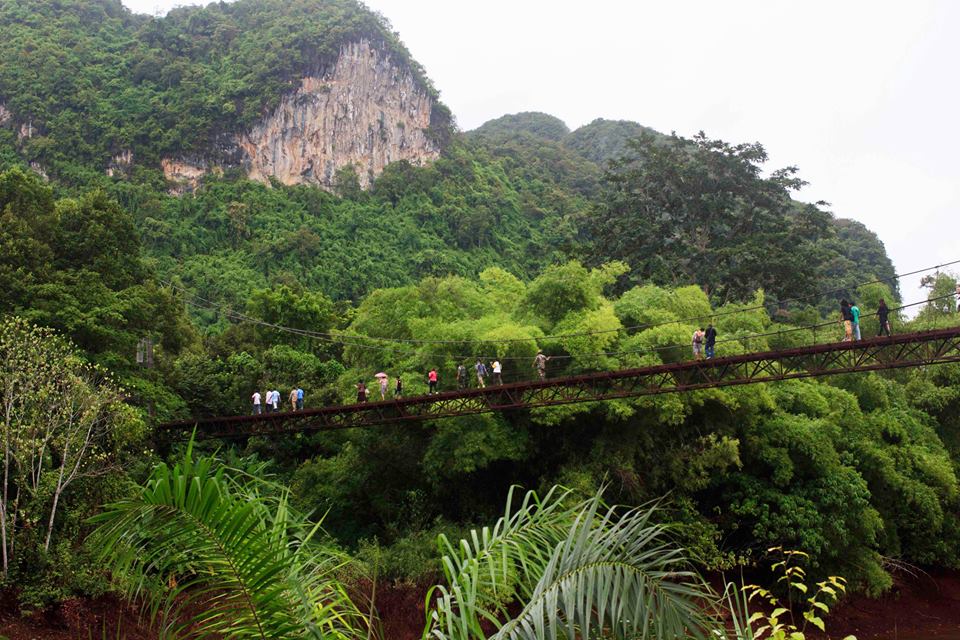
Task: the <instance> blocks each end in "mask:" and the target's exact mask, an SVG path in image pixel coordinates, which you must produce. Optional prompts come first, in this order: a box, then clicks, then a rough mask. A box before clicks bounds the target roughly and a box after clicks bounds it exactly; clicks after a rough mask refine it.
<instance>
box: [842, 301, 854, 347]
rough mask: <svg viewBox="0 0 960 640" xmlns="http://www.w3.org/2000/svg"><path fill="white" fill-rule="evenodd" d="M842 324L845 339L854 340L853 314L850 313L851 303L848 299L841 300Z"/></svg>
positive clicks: (847, 340) (846, 340) (844, 340)
mask: <svg viewBox="0 0 960 640" xmlns="http://www.w3.org/2000/svg"><path fill="white" fill-rule="evenodd" d="M840 324H841V325H842V326H843V340H841V342H850V341H851V340H853V314H852V313H850V303H849V302H847V301H846V299H844V300H841V301H840Z"/></svg>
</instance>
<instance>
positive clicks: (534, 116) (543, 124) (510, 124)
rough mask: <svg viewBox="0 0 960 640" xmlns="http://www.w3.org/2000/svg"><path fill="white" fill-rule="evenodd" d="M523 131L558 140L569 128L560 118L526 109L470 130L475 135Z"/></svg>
mask: <svg viewBox="0 0 960 640" xmlns="http://www.w3.org/2000/svg"><path fill="white" fill-rule="evenodd" d="M523 133H527V134H530V135H534V136H538V137H541V138H546V139H547V140H553V141H555V142H558V141H560V140H562V139H563V138H564V137H566V136H567V134H569V133H570V129H568V128H567V125H566V124H564V123H563V120H561V119H560V118H557V117H555V116H551V115H549V114H546V113H538V112H535V111H527V112H524V113H515V114H512V115H506V116H501V117H499V118H497V119H496V120H490V121H488V122H485V123H484V124H483V125H482V126H480V127H478V128H476V129H474V130H473V131H472V132H471V134H473V135H477V136H516V135H518V134H523Z"/></svg>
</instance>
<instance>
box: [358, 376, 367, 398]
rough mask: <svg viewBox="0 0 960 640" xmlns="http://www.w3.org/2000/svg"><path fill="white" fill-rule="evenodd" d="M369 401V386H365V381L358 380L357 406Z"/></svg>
mask: <svg viewBox="0 0 960 640" xmlns="http://www.w3.org/2000/svg"><path fill="white" fill-rule="evenodd" d="M366 401H367V385H365V384H363V380H357V404H361V403H364V402H366Z"/></svg>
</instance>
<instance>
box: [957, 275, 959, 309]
mask: <svg viewBox="0 0 960 640" xmlns="http://www.w3.org/2000/svg"><path fill="white" fill-rule="evenodd" d="M957 313H960V282H958V283H957Z"/></svg>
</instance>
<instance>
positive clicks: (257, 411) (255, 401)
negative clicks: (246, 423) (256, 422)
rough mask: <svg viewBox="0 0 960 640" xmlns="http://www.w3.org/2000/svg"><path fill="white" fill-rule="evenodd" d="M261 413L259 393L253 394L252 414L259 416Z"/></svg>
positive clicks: (261, 406)
mask: <svg viewBox="0 0 960 640" xmlns="http://www.w3.org/2000/svg"><path fill="white" fill-rule="evenodd" d="M262 412H263V405H261V404H260V392H259V391H254V392H253V413H254V415H259V414H260V413H262Z"/></svg>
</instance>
